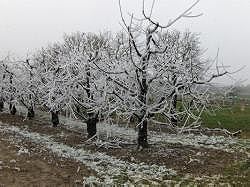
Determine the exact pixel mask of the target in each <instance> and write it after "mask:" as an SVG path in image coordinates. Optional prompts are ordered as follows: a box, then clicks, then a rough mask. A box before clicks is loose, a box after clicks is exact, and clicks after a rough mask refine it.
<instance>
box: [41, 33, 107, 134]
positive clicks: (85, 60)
mask: <svg viewBox="0 0 250 187" xmlns="http://www.w3.org/2000/svg"><path fill="white" fill-rule="evenodd" d="M108 41H109V40H108V37H106V35H104V34H100V35H97V34H90V33H89V34H85V33H79V32H78V33H74V34H70V35H65V36H64V39H63V42H61V43H57V44H55V45H53V46H50V47H48V48H47V49H45V50H41V51H40V52H39V54H40V55H38V56H39V57H37V58H36V59H39V60H37V66H38V68H37V71H38V72H37V75H38V76H37V80H39V82H40V83H39V87H40V91H39V92H40V98H41V103H43V105H45V106H47V107H48V108H49V110H50V111H51V112H53V113H58V112H59V111H61V110H68V111H70V112H71V114H73V115H75V116H76V117H77V118H81V119H83V120H84V121H85V122H86V123H87V131H88V137H93V136H94V135H95V134H96V123H97V122H98V116H99V115H100V114H101V113H102V111H103V109H104V108H105V104H104V103H105V100H106V94H105V92H106V84H105V82H106V78H105V76H104V73H103V72H100V71H99V70H98V68H96V66H95V65H97V64H99V65H100V64H101V63H103V62H104V61H105V60H104V58H106V53H107V51H109V50H108V48H109V45H108V44H109V43H108ZM94 64H95V65H94Z"/></svg>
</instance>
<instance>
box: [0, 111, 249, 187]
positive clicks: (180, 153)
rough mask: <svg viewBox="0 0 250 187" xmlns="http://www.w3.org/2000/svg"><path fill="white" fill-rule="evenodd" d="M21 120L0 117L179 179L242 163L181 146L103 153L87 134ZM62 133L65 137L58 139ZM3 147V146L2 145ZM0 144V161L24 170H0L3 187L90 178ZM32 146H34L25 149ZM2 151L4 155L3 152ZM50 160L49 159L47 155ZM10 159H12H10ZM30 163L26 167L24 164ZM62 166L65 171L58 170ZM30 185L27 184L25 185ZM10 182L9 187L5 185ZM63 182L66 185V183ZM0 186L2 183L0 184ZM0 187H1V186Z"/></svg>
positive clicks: (71, 166) (233, 156)
mask: <svg viewBox="0 0 250 187" xmlns="http://www.w3.org/2000/svg"><path fill="white" fill-rule="evenodd" d="M23 119H24V118H23V117H22V116H12V115H9V114H6V113H1V114H0V121H2V122H3V123H7V124H10V125H14V126H18V127H19V128H22V129H25V128H28V130H29V131H32V132H37V133H40V134H46V135H53V137H55V139H56V141H58V142H62V143H65V144H67V145H70V146H73V147H76V146H79V144H81V147H84V148H85V149H88V150H92V151H93V152H94V151H99V152H105V153H106V154H108V155H112V156H115V157H117V158H120V159H122V160H127V161H131V162H135V163H141V162H144V163H147V164H157V165H165V166H166V167H167V168H172V169H174V170H176V171H177V172H179V174H180V175H185V174H192V175H194V176H203V175H209V176H213V175H218V174H222V173H223V171H224V170H225V168H227V167H228V166H229V165H231V164H233V163H235V162H236V161H239V160H243V159H245V155H243V154H240V153H227V152H224V151H222V150H214V149H207V148H194V147H192V146H184V145H181V144H161V145H160V144H157V145H151V146H150V148H149V149H145V150H142V151H138V150H136V146H135V145H122V148H120V149H105V148H99V147H97V146H95V145H94V144H86V143H85V141H86V134H84V132H80V133H76V132H72V131H70V130H67V129H64V128H62V127H58V128H53V127H51V125H50V124H48V123H42V122H41V121H38V120H37V119H36V120H25V121H24V120H23ZM62 132H63V134H64V136H60V134H61V133H62ZM4 143H5V144H4ZM4 143H2V142H1V149H0V150H1V152H0V160H1V159H2V157H1V156H3V158H5V157H6V158H5V161H4V162H6V163H8V162H9V160H10V159H19V160H20V161H18V162H17V163H16V164H20V166H19V165H17V166H16V167H20V168H24V169H23V171H22V170H21V172H18V171H16V170H15V169H13V167H12V166H11V168H12V169H10V168H6V169H4V170H3V171H4V172H2V171H1V170H0V174H1V175H0V181H2V179H3V180H4V181H5V183H3V182H2V183H3V184H6V185H8V184H24V185H26V184H35V183H34V181H36V180H37V181H38V182H40V184H48V185H50V184H51V185H52V184H53V185H64V184H69V182H68V181H67V180H68V178H69V177H68V176H70V178H71V179H72V181H73V180H75V179H77V180H79V179H82V177H83V175H85V176H88V175H90V174H93V172H92V171H89V170H88V169H86V168H84V166H81V168H83V170H82V172H81V174H78V175H76V174H75V173H76V170H77V166H78V165H79V164H77V163H75V162H74V161H68V160H67V161H66V160H64V161H62V162H63V163H61V159H59V158H56V157H55V156H53V157H52V159H53V163H58V166H56V165H55V164H52V165H51V164H49V163H48V161H47V160H43V159H42V158H43V157H44V155H39V156H38V155H36V156H35V157H29V158H27V156H26V157H18V158H17V157H15V151H16V150H15V149H14V148H13V147H12V148H11V149H9V148H8V149H7V148H6V147H7V146H8V144H7V143H6V142H4ZM28 146H34V145H28ZM2 150H3V151H2ZM47 156H48V157H50V158H51V155H49V153H47ZM12 157H13V158H12ZM27 160H29V161H30V162H29V163H27V162H26V161H27ZM61 165H65V167H63V168H62V167H60V166H61ZM25 181H29V183H25ZM8 182H9V183H8ZM65 182H66V183H65ZM0 184H1V183H0ZM0 186H1V185H0Z"/></svg>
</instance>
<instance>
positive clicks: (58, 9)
mask: <svg viewBox="0 0 250 187" xmlns="http://www.w3.org/2000/svg"><path fill="white" fill-rule="evenodd" d="M141 2H142V0H122V5H123V10H124V13H126V12H131V13H135V15H140V12H141V8H142V3H141ZM150 2H151V0H146V3H147V4H148V5H149V4H150ZM192 2H194V0H156V6H155V9H154V17H155V18H157V19H158V20H159V21H160V22H162V23H167V22H168V20H169V19H171V18H174V17H175V16H176V15H178V13H180V12H182V11H183V10H184V9H185V8H186V7H188V5H190V4H191V3H192ZM193 12H194V13H203V14H204V15H203V16H201V17H199V18H194V19H182V20H181V21H179V22H178V23H177V24H176V25H174V26H173V27H172V28H173V29H174V28H175V29H181V30H185V29H189V30H190V31H193V32H198V33H201V41H202V46H203V47H204V48H205V49H208V51H207V56H208V57H209V56H210V57H214V56H215V55H216V51H217V49H218V48H220V61H221V62H223V63H224V64H225V65H230V66H231V67H232V68H231V70H232V71H233V70H236V69H237V68H240V67H242V66H245V65H246V68H245V69H244V70H242V71H241V72H240V73H238V74H236V75H234V77H235V78H236V79H242V80H244V79H248V80H247V81H246V82H245V83H248V84H250V62H249V61H250V60H249V59H250V0H201V1H200V3H199V4H198V5H197V6H196V7H195V8H194V10H193ZM120 23H121V20H120V14H119V7H118V0H0V55H1V56H4V55H6V54H7V53H8V52H10V53H11V54H15V55H18V56H25V55H26V54H27V53H30V52H32V51H34V50H36V49H39V48H41V47H42V46H46V45H47V44H49V43H52V42H55V41H60V40H61V39H62V36H63V33H71V32H76V31H82V32H99V31H109V30H112V31H118V30H121V26H120Z"/></svg>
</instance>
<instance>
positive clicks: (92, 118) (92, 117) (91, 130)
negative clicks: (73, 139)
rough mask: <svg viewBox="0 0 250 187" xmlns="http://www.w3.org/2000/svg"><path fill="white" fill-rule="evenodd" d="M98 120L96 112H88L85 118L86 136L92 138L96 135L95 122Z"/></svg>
mask: <svg viewBox="0 0 250 187" xmlns="http://www.w3.org/2000/svg"><path fill="white" fill-rule="evenodd" d="M97 122H98V114H95V113H89V114H88V120H87V122H86V123H87V132H88V138H92V137H93V136H95V135H96V132H97V131H96V124H97Z"/></svg>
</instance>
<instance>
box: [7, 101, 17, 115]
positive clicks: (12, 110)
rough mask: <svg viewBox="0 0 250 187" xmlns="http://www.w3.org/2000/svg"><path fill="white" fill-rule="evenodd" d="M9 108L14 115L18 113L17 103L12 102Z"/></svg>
mask: <svg viewBox="0 0 250 187" xmlns="http://www.w3.org/2000/svg"><path fill="white" fill-rule="evenodd" d="M9 110H10V114H12V115H15V114H16V107H15V105H13V104H11V103H10V106H9Z"/></svg>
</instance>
